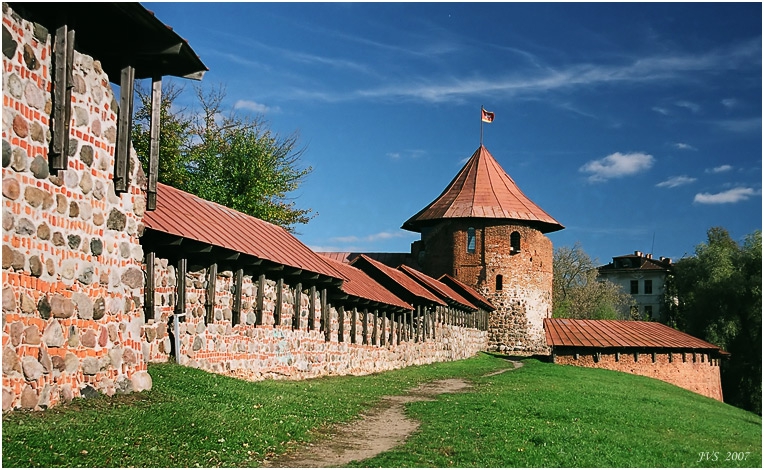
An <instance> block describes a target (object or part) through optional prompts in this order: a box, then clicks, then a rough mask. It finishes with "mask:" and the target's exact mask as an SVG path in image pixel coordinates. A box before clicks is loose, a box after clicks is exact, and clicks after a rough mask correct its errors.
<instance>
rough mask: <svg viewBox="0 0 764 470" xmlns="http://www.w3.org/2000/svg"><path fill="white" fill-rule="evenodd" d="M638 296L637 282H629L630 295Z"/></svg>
mask: <svg viewBox="0 0 764 470" xmlns="http://www.w3.org/2000/svg"><path fill="white" fill-rule="evenodd" d="M636 294H639V281H637V280H634V281H631V295H636Z"/></svg>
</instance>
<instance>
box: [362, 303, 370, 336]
mask: <svg viewBox="0 0 764 470" xmlns="http://www.w3.org/2000/svg"><path fill="white" fill-rule="evenodd" d="M362 326H363V330H362V331H361V333H362V334H363V340H362V341H361V344H369V337H368V336H369V309H367V308H365V309H363V323H362Z"/></svg>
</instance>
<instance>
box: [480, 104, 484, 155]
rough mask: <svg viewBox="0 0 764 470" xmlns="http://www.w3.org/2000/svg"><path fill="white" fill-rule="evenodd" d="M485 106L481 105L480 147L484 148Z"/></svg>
mask: <svg viewBox="0 0 764 470" xmlns="http://www.w3.org/2000/svg"><path fill="white" fill-rule="evenodd" d="M483 109H484V108H483V105H482V104H481V105H480V146H481V147H482V146H483Z"/></svg>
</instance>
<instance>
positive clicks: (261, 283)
mask: <svg viewBox="0 0 764 470" xmlns="http://www.w3.org/2000/svg"><path fill="white" fill-rule="evenodd" d="M264 290H265V274H261V275H260V276H259V277H258V278H257V311H256V312H255V314H256V315H257V319H256V320H255V325H262V324H263V308H264V305H263V304H264V303H265V292H264Z"/></svg>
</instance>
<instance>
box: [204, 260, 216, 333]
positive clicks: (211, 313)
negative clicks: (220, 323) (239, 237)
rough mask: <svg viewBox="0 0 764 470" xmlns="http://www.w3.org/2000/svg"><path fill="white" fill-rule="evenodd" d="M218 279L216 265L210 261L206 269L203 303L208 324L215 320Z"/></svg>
mask: <svg viewBox="0 0 764 470" xmlns="http://www.w3.org/2000/svg"><path fill="white" fill-rule="evenodd" d="M217 279H218V265H217V263H212V264H211V265H210V267H209V269H207V299H206V302H205V304H204V306H205V308H206V316H205V319H204V320H205V323H207V324H210V323H212V322H214V321H215V293H216V291H217V289H216V288H215V287H216V284H217Z"/></svg>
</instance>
